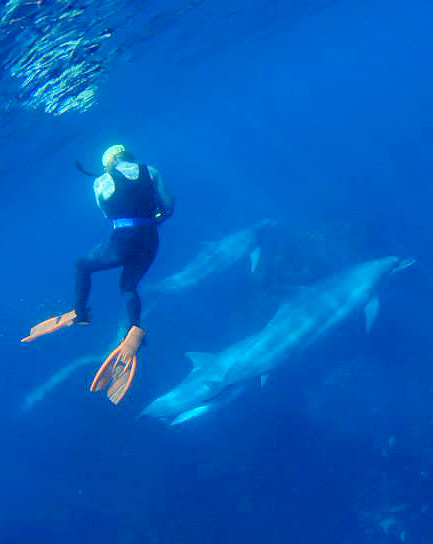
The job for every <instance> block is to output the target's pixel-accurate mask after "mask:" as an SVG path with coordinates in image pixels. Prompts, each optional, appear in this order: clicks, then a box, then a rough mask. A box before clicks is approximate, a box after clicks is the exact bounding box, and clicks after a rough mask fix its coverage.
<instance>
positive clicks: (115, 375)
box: [90, 326, 144, 404]
mask: <svg viewBox="0 0 433 544" xmlns="http://www.w3.org/2000/svg"><path fill="white" fill-rule="evenodd" d="M143 337H144V331H143V330H142V329H140V327H136V326H133V327H131V329H130V330H129V332H128V334H127V335H126V337H125V340H123V342H122V343H121V344H120V345H119V346H118V347H117V348H116V349H115V350H114V351H112V352H111V353H110V355H109V356H108V357H107V358H106V359H105V361H104V362H103V363H102V365H101V368H100V369H99V370H98V372H97V373H96V376H95V378H94V380H93V382H92V385H91V386H90V391H92V393H93V392H95V391H102V390H103V389H104V388H105V387H106V386H107V385H108V389H107V397H108V398H109V399H110V400H111V402H112V403H113V404H119V402H120V401H121V400H122V399H123V397H124V396H125V395H126V392H127V391H128V389H129V386H130V385H131V382H132V379H133V378H134V374H135V370H136V368H137V352H138V350H139V349H140V346H141V342H142V340H143Z"/></svg>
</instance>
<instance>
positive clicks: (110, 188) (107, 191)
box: [93, 173, 115, 215]
mask: <svg viewBox="0 0 433 544" xmlns="http://www.w3.org/2000/svg"><path fill="white" fill-rule="evenodd" d="M114 189H115V187H114V181H113V178H112V177H111V176H110V174H108V173H105V174H102V176H99V178H96V179H95V181H94V183H93V191H94V193H95V198H96V204H97V205H98V206H99V208H100V209H101V211H102V213H104V210H103V209H102V206H101V201H102V200H107V199H108V198H110V196H111V195H112V194H113V192H114ZM104 215H105V213H104Z"/></svg>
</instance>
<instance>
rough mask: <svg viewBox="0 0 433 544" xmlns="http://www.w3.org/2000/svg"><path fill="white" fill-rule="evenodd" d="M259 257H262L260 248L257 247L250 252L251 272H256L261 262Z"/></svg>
mask: <svg viewBox="0 0 433 544" xmlns="http://www.w3.org/2000/svg"><path fill="white" fill-rule="evenodd" d="M259 259H260V248H259V247H256V248H254V249H253V251H251V253H250V262H251V272H252V273H254V272H255V271H256V268H257V265H258V264H259Z"/></svg>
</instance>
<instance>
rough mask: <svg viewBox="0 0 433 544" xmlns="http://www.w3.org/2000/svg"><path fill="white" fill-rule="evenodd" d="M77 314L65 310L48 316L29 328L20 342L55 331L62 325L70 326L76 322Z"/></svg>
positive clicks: (73, 311)
mask: <svg viewBox="0 0 433 544" xmlns="http://www.w3.org/2000/svg"><path fill="white" fill-rule="evenodd" d="M76 318H77V314H76V312H75V310H72V311H70V312H66V313H64V314H62V315H58V316H55V317H50V318H49V319H46V320H45V321H42V322H41V323H38V324H37V325H35V326H34V327H32V328H31V329H30V335H29V336H26V337H25V338H22V339H21V342H32V341H33V340H35V339H36V338H39V336H45V335H46V334H51V333H52V332H56V331H58V330H60V329H63V328H64V327H70V326H71V325H73V324H74V323H75V322H76Z"/></svg>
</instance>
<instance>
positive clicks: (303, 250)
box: [0, 0, 433, 544]
mask: <svg viewBox="0 0 433 544" xmlns="http://www.w3.org/2000/svg"><path fill="white" fill-rule="evenodd" d="M0 15H1V22H0V32H1V38H0V44H1V49H0V62H1V65H2V70H1V76H0V93H1V97H2V110H1V113H0V120H1V128H0V138H1V155H2V160H1V163H0V171H1V176H2V181H1V184H0V191H1V197H2V214H1V215H2V228H3V235H2V236H1V237H0V240H1V242H0V243H1V255H2V259H1V261H0V267H1V276H0V290H1V300H2V319H1V328H0V335H1V341H2V350H3V357H2V359H3V365H2V372H3V374H2V379H1V380H0V391H1V399H2V406H3V409H2V411H1V415H0V422H1V430H2V447H1V454H0V459H1V461H2V462H1V464H0V467H1V468H0V489H1V493H0V516H1V524H0V542H2V543H5V544H18V543H27V542H34V543H44V544H51V543H60V542H61V543H64V544H69V543H74V544H76V543H77V542H79V543H81V544H87V543H93V544H95V543H99V542H104V543H106V544H108V543H110V544H111V543H112V544H147V543H151V544H166V543H167V544H168V543H170V544H171V543H173V544H177V543H179V544H180V543H182V544H183V543H194V544H195V543H197V544H203V543H206V544H213V543H227V544H231V543H235V542H236V543H238V542H244V543H262V542H272V543H284V542H290V541H293V542H298V543H317V542H321V543H328V542H329V543H331V542H332V543H333V544H335V543H342V544H363V543H372V544H376V543H378V544H379V543H381V544H382V543H384V544H388V543H391V544H392V543H397V542H407V543H417V544H431V543H432V542H433V503H432V500H431V497H432V492H433V438H432V437H433V368H432V367H433V364H432V363H433V357H432V353H433V351H432V350H433V341H432V335H431V330H432V325H431V322H432V317H431V306H432V301H433V275H432V271H433V250H432V246H431V233H432V231H433V214H432V204H433V184H432V175H433V158H432V145H433V98H432V96H433V94H432V91H433V70H432V52H433V47H432V36H431V28H432V23H433V4H432V3H431V2H427V1H425V0H424V1H414V2H408V1H403V0H393V1H390V0H376V1H375V2H363V1H361V0H340V1H338V0H311V1H307V0H291V1H284V2H283V1H280V0H274V1H273V2H265V1H258V0H257V1H254V0H250V1H242V0H231V1H225V0H220V1H218V2H217V1H216V0H189V1H186V0H176V1H175V0H171V1H169V0H160V1H154V2H153V1H144V0H141V1H128V2H127V1H126V0H123V1H121V0H112V1H108V0H106V1H105V0H100V1H99V2H97V3H96V2H90V1H87V2H86V1H84V0H83V1H75V2H74V1H64V0H45V1H44V0H34V1H32V0H26V1H24V0H23V1H19V0H15V1H13V0H9V1H7V2H2V3H1V13H0ZM116 143H122V144H124V145H125V146H126V147H127V148H128V149H131V150H132V151H133V152H134V153H135V155H136V157H137V159H138V160H140V161H142V162H145V163H146V164H150V165H152V166H155V167H156V168H158V169H159V171H160V172H161V174H162V176H163V179H164V182H165V184H166V185H167V187H168V188H169V189H170V191H172V192H173V194H174V195H175V198H176V208H175V213H174V215H173V217H172V218H171V219H170V220H169V221H167V222H166V223H164V224H163V225H162V226H161V228H160V248H159V253H158V256H157V259H156V261H155V263H154V264H153V266H152V268H151V270H150V271H149V273H148V274H147V275H146V277H145V278H144V279H143V281H142V284H141V292H142V295H143V302H144V310H143V315H144V318H143V328H144V329H145V330H146V333H147V346H146V348H145V349H143V350H142V351H141V353H140V359H139V369H138V372H137V376H136V377H135V379H134V382H133V385H132V388H131V391H130V392H129V393H128V395H127V396H126V397H125V399H124V400H123V401H122V403H121V404H119V406H117V407H115V406H113V405H111V404H110V403H109V402H108V400H107V399H106V397H105V396H104V395H92V394H90V393H89V386H90V383H91V380H92V378H93V376H94V373H95V372H96V370H97V368H98V366H99V364H100V361H102V360H103V358H104V356H105V354H106V353H107V352H108V350H109V349H110V348H111V347H112V346H113V343H114V342H115V341H116V335H117V329H118V325H119V322H121V319H122V301H121V297H120V293H119V290H118V278H119V271H118V270H117V271H109V272H103V273H98V274H96V275H94V282H93V290H92V296H91V301H90V305H91V308H92V315H93V322H92V325H91V326H90V327H83V328H77V329H75V328H72V329H70V330H66V331H60V332H59V333H57V334H56V335H50V336H47V337H44V338H41V339H39V340H38V341H36V342H35V343H32V344H24V345H23V344H20V338H21V337H23V336H25V335H26V334H28V330H29V328H30V326H31V325H33V324H35V323H37V322H39V321H41V320H43V319H45V318H48V317H50V316H52V315H56V314H60V313H62V312H66V311H68V310H69V309H71V304H72V301H73V289H74V287H73V280H74V269H75V262H76V260H77V259H78V258H79V257H80V256H82V255H84V254H85V253H87V252H88V251H89V250H90V249H91V248H92V247H93V246H94V245H96V244H97V243H99V242H100V241H101V240H104V239H106V238H107V237H108V236H109V233H110V225H109V222H108V221H107V220H105V219H104V217H103V216H102V214H101V212H100V210H99V209H98V207H97V206H96V204H95V199H94V195H93V188H92V179H91V178H88V177H85V176H83V175H82V174H81V173H80V172H79V171H78V170H77V169H76V167H75V161H76V160H78V161H80V162H81V163H82V164H83V165H84V166H85V168H86V169H88V170H89V171H91V172H95V173H96V174H97V175H99V174H100V173H102V166H101V163H100V160H101V155H102V153H103V151H104V150H105V149H106V148H107V147H108V146H110V145H112V144H116ZM264 218H270V219H272V220H275V221H276V227H275V228H274V229H273V230H272V233H270V234H269V235H267V236H266V237H265V238H264V240H263V245H262V252H261V253H262V254H261V258H260V262H259V265H258V268H257V270H256V271H255V272H254V273H251V271H250V265H249V262H248V260H247V259H245V260H241V261H240V262H239V263H237V264H236V265H235V266H233V267H232V268H231V269H230V270H228V271H225V272H224V273H221V274H220V275H214V276H212V277H211V278H209V279H207V280H205V281H203V282H202V283H201V284H200V285H198V286H197V287H195V288H192V289H189V290H185V292H183V293H179V294H172V295H170V294H164V295H163V294H156V293H147V291H146V289H145V288H146V285H147V284H152V283H155V282H157V281H159V280H161V279H162V278H164V277H166V276H168V275H171V274H173V273H175V272H177V271H179V270H180V269H182V268H183V267H184V266H185V264H187V263H188V262H189V261H191V259H193V258H194V256H195V255H196V253H197V251H199V249H200V247H201V243H202V242H205V241H217V240H220V239H222V238H224V237H225V236H227V235H229V234H231V233H233V232H236V231H238V230H240V229H242V228H245V227H247V226H249V225H252V224H254V223H256V222H258V221H260V220H262V219H264ZM386 255H398V256H401V257H411V258H415V259H416V265H415V266H413V267H411V268H410V269H409V270H408V271H405V272H404V274H403V273H402V274H401V275H398V276H396V277H395V278H393V279H392V281H390V282H389V283H387V285H385V286H384V287H383V289H381V291H380V299H381V308H380V314H379V316H378V319H377V321H376V323H375V324H374V327H373V329H372V331H371V332H370V334H369V335H366V332H365V326H364V323H363V319H362V315H361V314H360V315H357V316H354V317H353V318H351V319H350V320H348V321H347V322H345V323H343V325H342V326H340V327H338V329H337V330H335V331H333V332H332V334H330V335H328V336H326V337H325V338H323V339H321V340H320V342H317V343H316V344H315V345H314V346H312V347H311V348H310V349H309V350H308V351H306V352H305V353H304V354H302V356H301V357H300V360H299V364H298V365H296V367H291V365H290V364H289V362H288V364H283V365H281V366H280V367H279V368H278V369H276V370H275V371H274V372H273V373H271V375H270V377H269V380H268V382H267V383H266V385H265V386H264V387H261V386H260V380H257V383H255V382H251V383H248V384H247V387H246V391H245V394H244V395H243V396H240V397H238V398H236V399H235V400H234V401H233V402H232V403H231V404H229V405H226V406H223V407H222V408H221V409H220V410H219V411H217V412H214V413H212V414H206V415H204V416H202V417H201V418H197V419H193V420H191V421H188V422H185V423H184V424H182V425H179V426H169V425H167V424H166V423H164V422H161V421H158V420H153V419H150V418H147V417H139V415H140V413H141V411H142V409H143V408H144V407H145V406H146V405H147V404H148V403H149V402H150V401H151V400H153V399H154V398H156V397H157V396H160V395H162V394H163V393H164V392H166V391H168V390H169V389H171V388H172V387H173V386H174V385H175V384H176V383H178V382H179V381H180V380H181V379H183V378H184V377H185V375H186V374H187V373H188V372H189V370H190V362H189V360H188V359H187V358H186V357H185V356H184V353H185V352H188V351H207V352H217V351H220V350H221V349H223V348H224V347H226V346H228V345H229V344H231V343H234V342H237V341H238V340H240V339H242V338H243V337H245V336H247V335H250V334H253V333H255V332H256V331H258V330H259V329H260V328H261V327H263V325H264V324H265V323H266V322H267V321H268V319H269V318H270V316H271V315H272V313H273V312H274V311H275V309H276V308H277V307H278V302H279V300H281V297H282V292H284V291H285V290H286V289H287V286H293V287H296V286H306V285H312V284H314V283H315V282H317V281H320V280H321V279H322V278H324V277H326V276H327V275H329V274H333V273H335V272H339V271H340V270H342V269H344V268H345V267H347V266H351V265H353V264H356V263H358V262H361V261H364V260H368V259H373V258H376V257H382V256H386ZM62 369H66V370H64V372H63V374H62V373H60V374H59V372H61V371H62Z"/></svg>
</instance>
